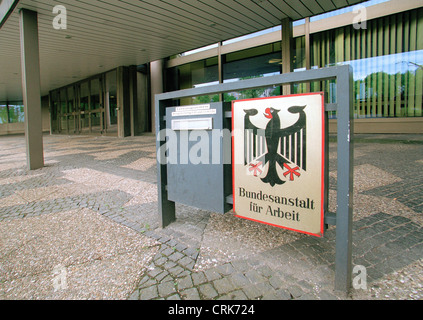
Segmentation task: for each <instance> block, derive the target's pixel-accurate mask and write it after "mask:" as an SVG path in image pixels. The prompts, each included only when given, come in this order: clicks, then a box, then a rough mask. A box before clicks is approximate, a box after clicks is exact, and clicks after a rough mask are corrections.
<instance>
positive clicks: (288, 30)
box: [282, 18, 293, 95]
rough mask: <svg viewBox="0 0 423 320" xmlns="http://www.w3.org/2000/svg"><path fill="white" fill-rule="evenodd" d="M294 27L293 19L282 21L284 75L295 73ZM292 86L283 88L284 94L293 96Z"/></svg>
mask: <svg viewBox="0 0 423 320" xmlns="http://www.w3.org/2000/svg"><path fill="white" fill-rule="evenodd" d="M292 39H293V27H292V19H290V18H285V19H282V73H289V72H292V71H293V67H292V57H293V55H292V51H293V50H292V48H293V40H292ZM291 87H292V86H291V85H289V84H288V85H284V86H282V90H283V94H284V95H285V94H291Z"/></svg>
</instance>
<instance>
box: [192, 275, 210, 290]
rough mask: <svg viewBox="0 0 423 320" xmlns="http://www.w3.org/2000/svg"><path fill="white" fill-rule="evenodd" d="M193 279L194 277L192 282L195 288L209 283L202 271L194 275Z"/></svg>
mask: <svg viewBox="0 0 423 320" xmlns="http://www.w3.org/2000/svg"><path fill="white" fill-rule="evenodd" d="M191 277H192V282H193V284H194V286H198V285H199V284H202V283H204V282H207V281H208V280H207V278H206V276H205V274H204V272H201V271H200V272H194V273H192V274H191Z"/></svg>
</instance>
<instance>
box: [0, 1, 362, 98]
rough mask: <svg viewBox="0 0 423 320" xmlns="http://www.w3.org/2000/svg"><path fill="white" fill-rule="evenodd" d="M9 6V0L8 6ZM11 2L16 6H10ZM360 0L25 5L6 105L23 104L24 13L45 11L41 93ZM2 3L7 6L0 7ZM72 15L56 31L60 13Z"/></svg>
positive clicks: (0, 80) (41, 15)
mask: <svg viewBox="0 0 423 320" xmlns="http://www.w3.org/2000/svg"><path fill="white" fill-rule="evenodd" d="M7 1H8V0H3V2H4V3H6V2H7ZM9 2H10V0H9ZM359 2H363V1H360V0H301V1H299V0H220V1H219V0H183V1H181V0H144V1H140V0H119V1H117V0H61V1H59V2H58V1H55V0H21V1H19V2H18V3H17V5H16V7H15V9H14V10H13V12H12V14H11V15H10V16H9V18H8V19H7V20H6V22H5V23H4V24H3V26H2V27H1V29H0V101H6V100H8V101H14V100H15V101H16V100H21V99H22V90H21V68H20V42H19V9H21V8H26V9H30V10H34V11H37V12H38V25H39V26H38V28H39V46H40V68H41V90H42V95H46V94H48V92H49V90H51V89H54V88H58V87H61V86H63V85H66V84H69V83H72V82H76V81H78V80H81V79H84V78H86V77H89V76H91V75H95V74H98V73H101V72H104V71H107V70H110V69H113V68H115V67H117V66H121V65H139V64H144V63H147V62H149V61H154V60H157V59H161V58H165V57H168V56H170V55H174V54H177V53H180V52H184V51H188V50H191V49H195V48H198V47H202V46H206V45H209V44H212V43H216V42H219V41H224V40H227V39H231V38H234V37H238V36H242V35H246V34H249V33H252V32H256V31H260V30H263V29H266V28H270V27H273V26H276V25H280V23H281V19H283V18H285V17H290V18H292V19H293V20H298V19H301V18H304V17H308V16H313V15H316V14H320V13H324V12H328V11H332V10H335V9H339V8H342V7H345V6H349V5H352V4H356V3H359ZM0 4H1V0H0ZM58 4H60V5H63V6H65V8H66V10H67V29H65V30H63V29H60V30H56V29H54V28H53V25H52V22H53V19H54V18H55V17H56V16H57V14H54V13H53V7H54V6H56V5H58Z"/></svg>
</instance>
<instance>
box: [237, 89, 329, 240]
mask: <svg viewBox="0 0 423 320" xmlns="http://www.w3.org/2000/svg"><path fill="white" fill-rule="evenodd" d="M318 94H320V95H321V98H322V106H321V110H322V111H321V112H322V168H321V170H322V181H321V190H320V192H321V208H320V234H319V233H312V232H307V231H303V230H296V229H293V228H288V227H284V226H279V225H276V224H272V223H269V222H264V221H261V220H256V219H252V218H248V217H244V216H241V215H239V214H237V213H236V211H235V196H234V195H235V155H234V147H235V141H234V140H235V137H234V135H233V134H232V194H233V196H232V198H233V211H234V213H235V217H238V218H242V219H246V220H250V221H255V222H259V223H263V224H267V225H270V226H273V227H277V228H281V229H286V230H291V231H295V232H299V233H304V234H308V235H312V236H316V237H319V238H322V237H323V234H324V218H325V165H326V163H325V148H326V146H325V140H326V139H325V135H326V134H325V133H326V116H325V94H324V92H309V93H298V94H290V95H280V96H273V97H264V98H252V99H242V100H232V106H231V112H232V130H234V108H235V103H237V102H241V101H254V100H266V99H277V98H288V97H298V96H309V95H318Z"/></svg>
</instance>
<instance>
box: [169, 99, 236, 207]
mask: <svg viewBox="0 0 423 320" xmlns="http://www.w3.org/2000/svg"><path fill="white" fill-rule="evenodd" d="M230 110H231V105H230V103H224V102H215V103H209V104H201V105H192V106H183V107H168V108H166V128H167V129H168V130H169V129H170V135H169V138H168V142H167V143H168V144H169V145H168V153H170V152H174V153H175V152H176V154H177V157H175V154H174V155H173V157H172V156H170V155H169V161H168V163H167V192H168V198H169V200H171V201H174V202H178V203H182V204H186V205H189V206H193V207H197V208H200V209H204V210H209V211H213V212H218V213H224V212H227V211H228V210H230V209H231V207H232V206H231V205H230V204H228V203H227V201H226V197H227V196H229V195H230V194H232V176H231V174H232V169H231V163H230V159H231V136H230V126H231V119H230V118H227V117H225V112H226V115H228V113H227V112H229V111H230ZM175 144H176V145H175Z"/></svg>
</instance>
